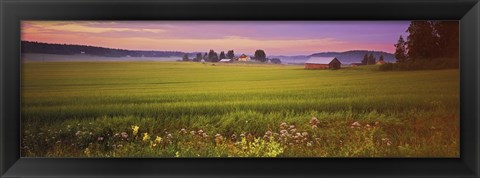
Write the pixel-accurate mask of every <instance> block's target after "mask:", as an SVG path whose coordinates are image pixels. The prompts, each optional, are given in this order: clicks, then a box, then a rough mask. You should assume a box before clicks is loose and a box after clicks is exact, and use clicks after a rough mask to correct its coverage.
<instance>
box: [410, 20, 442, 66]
mask: <svg viewBox="0 0 480 178" xmlns="http://www.w3.org/2000/svg"><path fill="white" fill-rule="evenodd" d="M407 32H408V33H409V35H408V38H407V50H408V51H407V55H408V58H409V60H412V61H414V60H424V59H432V58H434V57H436V56H438V53H439V52H438V35H437V34H436V32H435V30H434V23H433V22H432V21H412V22H411V23H410V26H409V27H408V29H407Z"/></svg>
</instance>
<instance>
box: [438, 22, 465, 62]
mask: <svg viewBox="0 0 480 178" xmlns="http://www.w3.org/2000/svg"><path fill="white" fill-rule="evenodd" d="M434 27H435V31H436V33H437V34H438V37H439V40H438V45H439V50H438V51H439V55H440V56H441V57H453V58H458V57H459V56H458V55H459V54H460V53H459V24H458V21H436V22H434Z"/></svg>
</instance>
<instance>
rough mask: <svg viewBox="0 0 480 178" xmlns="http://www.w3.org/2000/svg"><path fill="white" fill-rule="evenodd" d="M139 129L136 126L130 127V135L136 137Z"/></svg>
mask: <svg viewBox="0 0 480 178" xmlns="http://www.w3.org/2000/svg"><path fill="white" fill-rule="evenodd" d="M139 128H140V127H138V126H136V125H132V134H133V135H137V133H138V129H139Z"/></svg>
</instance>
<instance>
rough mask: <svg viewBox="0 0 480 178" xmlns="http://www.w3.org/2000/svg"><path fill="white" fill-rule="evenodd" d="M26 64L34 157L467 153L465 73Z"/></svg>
mask: <svg viewBox="0 0 480 178" xmlns="http://www.w3.org/2000/svg"><path fill="white" fill-rule="evenodd" d="M22 67H23V69H22V72H23V73H22V127H23V128H22V150H21V152H22V156H26V157H458V156H459V73H458V70H431V71H403V72H380V71H378V70H375V69H374V68H376V67H356V68H349V69H342V70H336V71H332V70H303V66H282V65H259V64H258V65H256V64H215V65H211V64H201V63H188V62H170V63H169V62H45V63H36V62H31V63H24V64H23V65H22ZM377 68H378V66H377Z"/></svg>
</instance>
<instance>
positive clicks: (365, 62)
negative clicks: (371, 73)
mask: <svg viewBox="0 0 480 178" xmlns="http://www.w3.org/2000/svg"><path fill="white" fill-rule="evenodd" d="M367 63H368V54H365V55H364V56H363V59H362V64H363V65H367Z"/></svg>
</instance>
